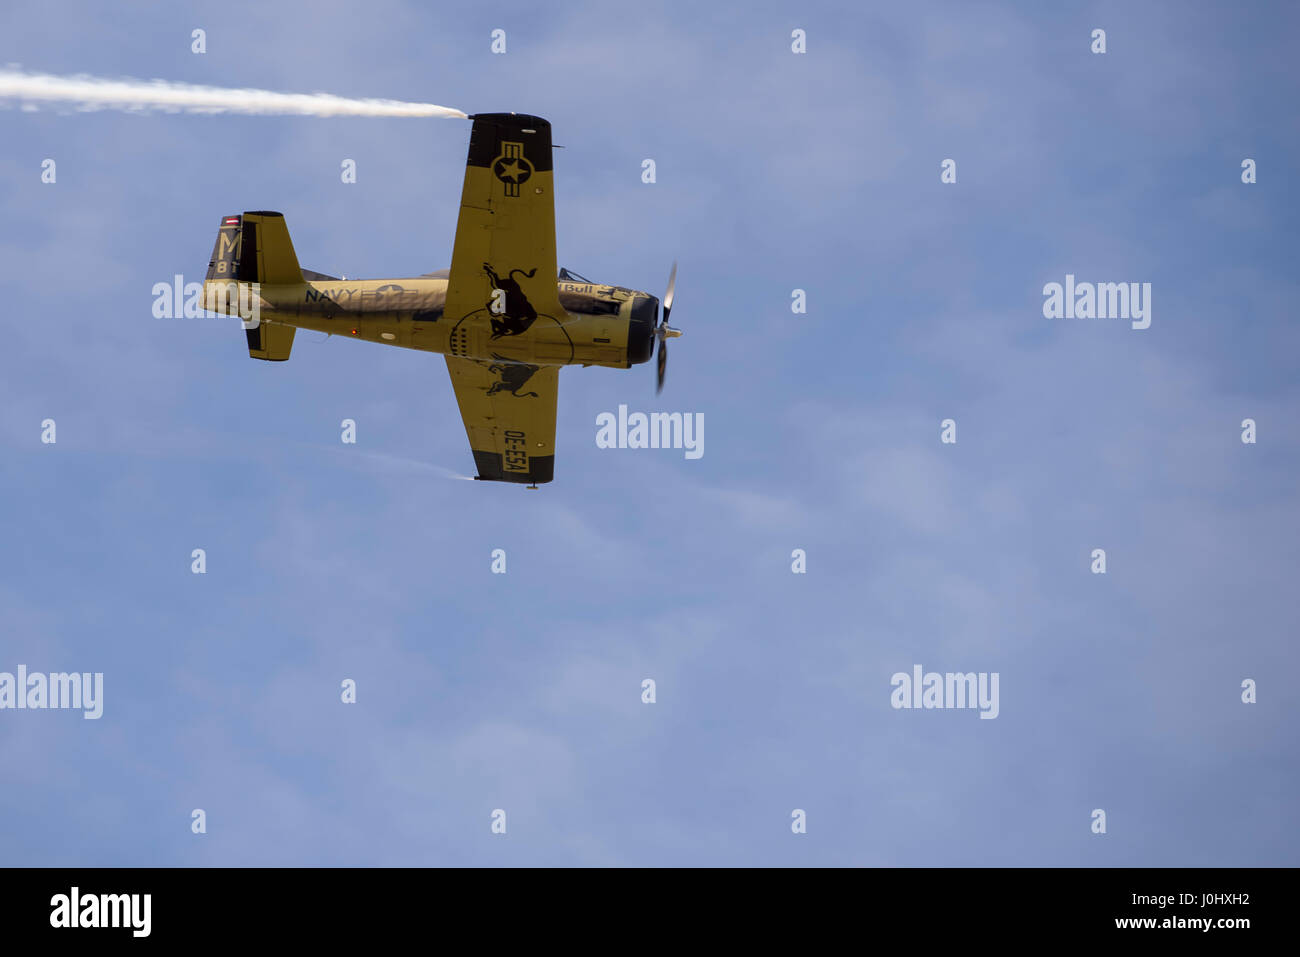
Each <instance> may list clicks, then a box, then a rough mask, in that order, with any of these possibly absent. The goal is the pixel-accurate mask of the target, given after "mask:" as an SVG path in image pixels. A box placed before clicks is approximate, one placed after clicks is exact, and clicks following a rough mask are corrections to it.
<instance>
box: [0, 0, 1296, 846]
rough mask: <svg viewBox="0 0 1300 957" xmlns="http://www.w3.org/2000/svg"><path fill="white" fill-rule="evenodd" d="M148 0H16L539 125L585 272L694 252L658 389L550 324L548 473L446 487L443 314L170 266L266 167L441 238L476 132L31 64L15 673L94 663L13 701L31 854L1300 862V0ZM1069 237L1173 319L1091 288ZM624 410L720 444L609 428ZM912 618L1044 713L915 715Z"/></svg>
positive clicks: (9, 527) (4, 578) (199, 64)
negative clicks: (1284, 0)
mask: <svg viewBox="0 0 1300 957" xmlns="http://www.w3.org/2000/svg"><path fill="white" fill-rule="evenodd" d="M122 10H123V8H120V7H115V8H113V9H108V8H103V7H101V6H99V5H95V4H63V3H52V4H41V3H34V2H33V3H12V4H7V5H6V6H5V8H4V10H3V11H2V12H0V63H7V62H9V63H18V64H21V65H22V66H23V67H24V68H27V69H30V70H33V71H40V72H49V73H55V74H71V73H78V72H84V73H87V74H92V75H97V76H109V77H117V76H131V77H141V78H153V77H162V78H167V79H173V80H180V81H186V82H192V83H205V84H211V85H221V86H247V87H256V88H263V89H271V90H283V91H290V92H310V91H314V90H323V91H328V92H332V93H338V94H341V95H350V96H375V97H390V98H395V99H409V100H418V101H427V102H434V103H440V104H444V105H448V106H454V107H458V108H460V109H463V110H466V111H467V112H490V111H497V110H514V111H517V112H530V113H536V114H539V115H542V116H545V117H547V118H548V119H550V120H551V121H552V123H553V125H554V136H555V141H556V142H557V143H559V144H562V145H563V146H564V147H565V149H563V150H560V151H557V157H556V192H557V196H558V205H557V234H558V246H559V254H560V262H561V264H562V265H567V266H569V267H570V268H573V269H575V270H577V271H578V272H581V273H583V274H584V275H587V276H590V277H592V278H594V279H596V280H598V281H606V282H614V283H619V284H622V285H626V286H631V287H634V288H638V289H645V290H649V291H651V292H654V293H656V294H657V293H658V292H659V291H660V290H661V289H662V286H663V284H664V282H665V281H666V278H667V273H668V267H669V265H670V263H671V262H672V261H673V260H674V259H676V260H677V261H678V262H679V275H678V286H677V301H676V304H675V307H674V313H673V319H674V325H677V326H680V327H681V328H682V329H684V330H685V333H686V334H685V336H684V337H683V338H682V339H680V340H677V341H675V342H674V343H673V348H672V361H671V365H670V369H669V378H668V384H667V387H666V388H665V390H664V393H663V394H662V396H660V397H659V398H656V397H655V394H654V385H653V372H652V367H651V366H641V367H637V368H634V369H632V370H629V371H616V370H605V369H569V370H565V371H564V372H563V373H562V374H561V377H560V383H561V385H560V399H559V431H558V435H557V462H556V480H555V482H554V483H553V484H551V485H549V486H545V487H544V488H543V489H542V490H540V491H537V492H526V491H523V490H521V489H518V488H515V487H504V486H502V487H498V486H495V485H491V484H486V483H470V482H457V481H451V480H449V479H448V478H446V477H445V475H444V474H443V473H444V470H451V471H455V472H468V471H470V469H471V467H472V460H471V457H470V454H469V451H468V448H467V444H466V439H465V433H464V429H463V427H462V425H461V421H460V417H459V414H458V411H457V408H456V404H455V399H454V396H453V393H452V390H451V386H450V382H449V379H448V376H447V373H446V370H445V366H444V364H443V362H442V360H441V359H440V358H439V357H437V356H433V355H429V354H423V353H417V352H413V351H406V350H400V349H391V348H382V347H379V346H376V345H370V344H364V343H357V342H345V341H342V340H339V339H329V340H327V341H319V340H320V339H321V337H320V336H316V335H313V334H310V333H300V334H299V335H298V338H297V341H296V343H295V346H294V350H293V356H292V358H291V359H290V361H288V362H287V363H263V362H256V361H253V360H250V359H249V358H248V355H247V351H246V347H245V343H244V337H243V335H242V333H241V331H240V330H239V328H238V325H237V323H235V322H233V321H231V320H217V319H202V320H163V319H155V318H154V317H153V316H152V314H151V305H152V294H151V289H152V287H153V284H154V283H157V282H160V281H163V282H166V281H170V279H171V277H172V276H173V274H175V273H182V274H184V275H185V276H186V278H187V279H195V280H197V279H201V277H202V274H203V272H204V270H205V268H206V264H207V259H208V256H209V253H210V251H211V248H212V242H213V237H214V235H215V230H216V226H217V223H218V220H219V218H220V216H222V215H223V214H228V213H233V212H239V211H241V210H252V209H277V210H280V211H282V212H283V213H284V214H285V216H286V219H287V222H288V226H289V229H290V232H291V234H292V236H293V238H294V242H295V245H296V248H297V252H298V256H299V259H300V260H301V261H302V263H303V265H304V266H306V267H309V268H313V269H316V270H319V271H323V272H327V273H331V274H335V275H338V274H345V275H348V276H356V277H380V276H408V275H415V274H418V273H422V272H426V271H428V270H430V269H436V268H441V267H444V266H446V265H447V264H448V261H449V259H450V254H451V246H452V239H453V234H454V228H455V218H456V211H457V204H458V199H459V191H460V184H461V178H462V175H463V165H464V159H465V149H466V144H467V137H468V132H469V127H468V124H467V123H465V122H464V121H456V120H395V119H312V118H276V117H238V116H183V115H144V116H139V115H127V114H123V113H117V112H100V113H91V114H79V113H72V112H61V111H59V110H55V109H46V110H43V111H41V112H36V113H24V112H20V111H18V110H16V109H8V110H4V111H0V128H2V129H3V136H0V181H3V183H4V184H5V186H6V188H5V189H4V190H3V191H0V203H3V207H2V208H3V212H4V214H5V219H6V222H7V223H8V229H7V230H5V233H4V236H3V238H0V259H2V261H3V262H4V268H3V269H0V295H2V296H3V302H4V303H5V306H6V308H5V310H4V314H5V321H6V326H7V335H6V344H5V348H4V350H3V351H2V353H0V441H2V442H3V456H2V457H0V517H2V518H3V528H4V530H5V541H6V546H5V548H4V549H3V550H0V626H2V627H0V671H13V670H15V669H16V667H17V666H18V665H19V664H25V665H26V666H27V667H28V668H29V669H30V670H33V671H63V670H72V671H92V672H103V673H104V688H105V690H104V698H105V703H104V715H103V717H102V718H101V719H100V720H98V721H84V720H82V718H81V717H80V715H79V714H77V713H72V712H57V711H44V712H31V711H24V712H15V711H0V860H3V862H4V863H7V864H27V865H72V864H85V865H243V864H250V865H295V864H306V865H338V864H365V865H399V864H400V865H489V866H492V865H656V866H657V865H977V864H991V865H1167V866H1180V865H1255V864H1270V865H1295V864H1297V863H1300V840H1298V839H1297V833H1300V831H1298V829H1297V827H1296V821H1295V810H1294V809H1295V807H1296V798H1297V794H1296V790H1297V777H1298V775H1297V756H1298V754H1297V752H1298V749H1300V746H1298V745H1297V743H1296V737H1297V736H1296V734H1295V730H1296V726H1297V713H1298V707H1300V701H1298V689H1297V678H1296V676H1297V674H1300V668H1298V667H1297V666H1298V665H1300V654H1298V653H1297V651H1296V642H1295V634H1296V626H1297V617H1298V616H1297V611H1296V608H1297V605H1296V600H1295V586H1294V582H1295V580H1296V578H1297V575H1298V574H1300V546H1298V545H1297V542H1298V541H1300V536H1298V534H1297V533H1298V532H1300V521H1298V519H1300V512H1298V511H1297V503H1296V475H1297V470H1298V466H1300V428H1298V425H1300V421H1298V420H1300V404H1298V403H1297V397H1298V390H1297V384H1296V377H1295V367H1296V356H1297V354H1298V347H1300V335H1298V334H1297V331H1296V325H1295V302H1296V301H1297V291H1298V290H1297V280H1296V271H1295V267H1294V258H1295V253H1296V239H1295V228H1294V222H1295V217H1296V213H1297V207H1298V205H1300V204H1298V203H1297V195H1296V185H1295V179H1296V175H1297V164H1296V159H1295V157H1296V156H1297V155H1300V142H1298V140H1300V138H1298V137H1297V130H1296V124H1295V119H1294V103H1295V102H1296V101H1297V100H1298V99H1300V89H1298V87H1300V82H1298V76H1297V71H1296V69H1295V65H1294V53H1293V50H1292V49H1291V47H1292V44H1291V42H1290V37H1293V36H1294V35H1295V33H1296V29H1297V26H1300V23H1298V20H1300V15H1298V14H1297V12H1296V10H1295V8H1294V7H1292V6H1289V5H1285V4H1265V3H1259V4H1249V5H1246V6H1245V7H1244V8H1232V7H1229V5H1227V4H1204V3H1201V4H1182V3H1178V4H1175V3H1144V4H1124V3H1114V4H1111V3H1096V4H1087V3H1079V4H1069V5H1046V4H1041V5H1040V4H1027V3H1026V4H1000V5H976V4H966V3H952V4H940V3H932V4H923V5H916V4H898V5H890V6H887V7H881V8H879V9H870V10H868V9H853V10H845V9H840V8H839V5H832V4H818V3H811V4H757V5H754V4H746V5H743V6H740V5H729V6H723V5H717V6H701V5H699V4H684V3H668V4H626V5H625V4H575V5H566V7H565V10H564V12H563V13H556V12H554V11H553V10H550V9H548V8H547V7H545V6H539V5H537V4H496V5H492V6H491V7H485V6H484V5H482V4H473V3H462V4H440V5H438V8H437V9H436V10H434V9H431V8H426V5H424V4H416V3H409V4H403V3H393V2H384V0H376V2H373V3H369V4H367V5H365V12H364V15H363V14H362V13H361V12H359V11H358V10H357V9H356V8H354V7H352V6H351V5H344V4H331V3H313V4H303V5H300V6H296V7H295V6H294V5H292V4H276V5H266V6H262V5H255V4H240V3H227V4H222V5H221V6H220V7H217V6H213V5H211V4H193V5H189V6H187V5H185V4H170V5H166V6H165V7H162V8H159V7H155V6H149V7H145V6H143V5H141V6H139V7H138V8H131V7H127V8H126V10H127V11H128V12H122ZM132 10H133V12H131V11H132ZM196 27H200V28H203V29H205V30H206V31H207V53H206V54H204V55H201V56H199V55H194V54H192V53H191V52H190V31H191V30H193V29H194V28H196ZM498 27H499V28H502V29H505V30H506V31H507V44H508V52H507V53H506V55H504V56H493V55H492V54H491V53H490V52H489V34H490V32H491V31H492V30H493V29H494V28H498ZM1098 27H1100V28H1103V29H1105V30H1106V32H1107V47H1108V52H1107V53H1106V54H1104V55H1094V54H1092V53H1090V52H1089V44H1090V39H1089V37H1090V33H1091V31H1092V30H1093V29H1094V28H1098ZM795 28H802V29H804V30H806V31H807V36H808V52H807V53H806V54H804V55H801V56H796V55H794V54H792V53H791V52H790V32H791V30H793V29H795ZM47 157H48V158H53V159H55V160H56V162H57V164H58V165H57V175H58V178H57V182H56V183H55V184H53V185H49V184H42V183H41V181H40V171H41V161H42V160H43V159H45V158H47ZM1246 157H1250V158H1253V159H1255V160H1256V162H1257V164H1258V182H1257V183H1255V184H1253V185H1244V184H1242V183H1241V181H1240V164H1241V161H1242V159H1244V158H1246ZM345 158H351V159H354V160H356V163H357V171H358V181H357V183H356V184H353V185H345V184H343V183H341V182H340V177H339V168H340V163H341V162H342V160H343V159H345ZM645 158H653V159H654V160H655V161H656V164H657V174H658V182H657V183H655V184H654V185H646V184H643V183H642V182H641V177H640V172H641V162H642V160H643V159H645ZM946 158H952V159H954V160H955V161H956V163H957V182H956V183H955V184H951V185H944V184H941V183H940V178H939V173H940V163H941V162H942V161H943V160H944V159H946ZM1067 273H1071V274H1074V275H1076V276H1077V277H1078V278H1079V279H1080V280H1091V281H1097V282H1105V281H1116V282H1119V281H1125V282H1127V281H1132V282H1150V283H1151V284H1152V289H1153V292H1152V323H1151V327H1150V328H1149V329H1146V330H1143V331H1135V330H1132V329H1130V328H1129V327H1128V324H1127V323H1123V322H1116V321H1109V320H1073V321H1068V320H1049V319H1045V318H1044V317H1043V314H1042V304H1043V295H1042V287H1043V285H1044V284H1045V283H1048V282H1062V281H1063V280H1064V277H1065V275H1066V274H1067ZM795 288H801V289H805V290H806V291H807V295H808V313H807V314H806V315H802V316H799V315H794V314H792V313H791V311H790V307H789V303H790V296H791V290H793V289H795ZM620 403H624V404H627V405H628V406H629V407H630V408H631V409H634V410H642V411H656V410H659V411H689V412H699V413H703V415H704V419H705V422H706V432H705V454H704V456H703V457H702V458H701V459H699V460H696V461H688V460H686V459H685V458H684V457H683V455H682V453H681V452H679V451H671V450H665V451H658V450H607V449H599V448H597V447H596V443H595V434H596V426H595V420H596V416H597V415H598V414H600V413H601V412H606V411H614V410H616V409H617V407H618V405H619V404H620ZM1247 417H1249V418H1253V419H1255V420H1256V422H1257V427H1258V442H1257V443H1256V444H1254V445H1244V444H1243V443H1242V442H1241V441H1240V433H1241V427H1240V423H1241V420H1242V419H1244V418H1247ZM46 418H53V419H55V420H56V422H57V428H58V442H57V444H56V445H53V446H49V445H43V444H41V442H40V423H41V421H42V420H43V419H46ZM344 418H352V419H354V420H355V421H356V422H357V431H358V441H357V444H356V445H355V446H344V445H342V444H341V443H340V441H339V434H340V429H339V423H340V421H341V420H342V419H344ZM945 418H952V419H955V420H956V422H957V426H958V441H957V443H956V444H955V445H944V444H941V443H940V441H939V433H940V422H941V420H943V419H945ZM194 548H203V549H205V550H206V552H207V566H208V568H207V573H206V574H205V575H193V574H191V573H190V553H191V550H192V549H194ZM495 548H503V549H505V550H506V552H507V556H508V571H507V573H506V574H505V575H493V574H491V573H490V568H489V566H490V555H491V552H492V550H493V549H495ZM796 548H802V549H805V550H806V552H807V556H808V557H807V563H808V564H807V573H806V574H804V575H795V574H792V573H791V569H790V564H791V552H792V550H793V549H796ZM1094 548H1105V549H1106V552H1107V559H1108V562H1107V563H1108V569H1107V573H1106V574H1105V575H1104V576H1101V575H1093V574H1091V573H1090V570H1089V564H1090V553H1091V551H1092V549H1094ZM914 664H921V665H923V666H924V668H925V669H926V670H934V671H939V672H946V671H963V672H964V671H975V672H997V673H998V674H999V675H1000V714H999V716H998V717H997V719H996V720H979V719H978V716H977V714H976V713H975V712H973V711H969V710H965V711H963V710H933V711H925V710H921V711H913V710H895V709H893V708H891V706H890V703H889V702H890V693H891V690H892V689H891V685H890V679H891V676H892V675H893V674H894V673H895V672H899V671H910V670H911V668H912V666H913V665H914ZM647 677H648V678H653V679H654V680H655V681H656V682H657V692H658V700H657V702H656V703H655V704H653V705H646V704H643V703H642V702H641V682H642V680H643V679H644V678H647ZM344 678H352V679H354V680H355V681H356V682H357V686H358V701H357V703H356V704H354V705H344V704H342V703H341V702H340V700H339V685H340V682H341V681H342V680H343V679H344ZM1246 678H1252V679H1254V680H1256V681H1257V682H1258V702H1257V703H1255V704H1252V705H1247V704H1243V703H1242V701H1241V697H1240V696H1241V682H1242V681H1243V680H1244V679H1246ZM194 808H202V809H204V810H205V811H206V814H207V824H208V827H207V833H206V834H202V835H195V834H192V833H191V831H190V812H191V810H192V809H194ZM496 808H501V809H504V810H505V811H506V812H507V820H508V832H507V834H506V835H504V836H502V835H493V834H492V833H491V832H490V829H489V825H490V814H491V812H492V811H493V809H496ZM795 808H801V809H804V810H805V811H806V812H807V816H808V826H807V833H806V834H802V835H795V834H792V833H791V828H790V820H791V818H790V815H791V811H792V809H795ZM1095 808H1101V809H1104V810H1105V811H1106V814H1107V833H1106V834H1104V835H1097V834H1094V833H1092V832H1091V830H1090V824H1091V818H1090V814H1091V812H1092V811H1093V809H1095Z"/></svg>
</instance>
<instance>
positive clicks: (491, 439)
mask: <svg viewBox="0 0 1300 957" xmlns="http://www.w3.org/2000/svg"><path fill="white" fill-rule="evenodd" d="M447 371H448V372H450V373H451V384H452V387H453V388H454V389H455V390H456V402H457V403H458V404H459V405H460V415H461V418H463V419H464V420H465V433H466V434H467V435H468V436H469V447H470V448H471V449H472V450H473V452H474V464H475V466H477V467H478V477H479V478H480V479H486V480H489V481H494V482H525V483H530V484H536V483H538V482H549V481H551V479H552V478H554V476H555V403H556V400H557V398H558V397H559V386H560V367H559V366H535V365H527V364H525V363H522V362H506V361H500V360H498V361H486V360H481V359H462V358H460V357H458V356H447Z"/></svg>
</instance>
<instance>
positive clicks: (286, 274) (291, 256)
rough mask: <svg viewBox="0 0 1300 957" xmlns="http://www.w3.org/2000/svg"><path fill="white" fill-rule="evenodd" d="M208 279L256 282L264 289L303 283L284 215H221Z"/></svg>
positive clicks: (257, 212) (209, 264)
mask: <svg viewBox="0 0 1300 957" xmlns="http://www.w3.org/2000/svg"><path fill="white" fill-rule="evenodd" d="M207 278H208V279H233V280H235V281H236V282H257V283H261V284H262V285H264V286H271V285H296V284H298V283H301V282H303V281H304V280H303V277H302V269H301V268H300V267H299V265H298V256H297V254H296V253H295V252H294V251H293V241H292V240H291V239H290V238H289V229H288V227H286V226H285V224H284V216H282V215H281V214H280V213H273V212H270V211H268V210H256V211H254V212H251V213H244V214H243V215H242V216H223V217H222V218H221V228H220V229H219V230H218V232H217V244H216V245H215V246H214V247H213V248H212V259H211V261H209V263H208V276H207Z"/></svg>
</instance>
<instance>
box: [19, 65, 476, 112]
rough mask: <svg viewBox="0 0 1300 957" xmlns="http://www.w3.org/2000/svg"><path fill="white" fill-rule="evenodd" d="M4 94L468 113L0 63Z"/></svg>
mask: <svg viewBox="0 0 1300 957" xmlns="http://www.w3.org/2000/svg"><path fill="white" fill-rule="evenodd" d="M0 99H9V100H17V101H19V103H20V104H21V106H22V108H23V109H25V110H35V109H39V108H40V106H41V104H47V103H71V104H75V105H76V108H77V109H79V110H128V111H131V112H142V111H147V110H163V111H166V112H169V113H182V112H183V113H250V114H262V115H268V116H269V115H280V116H285V115H294V116H439V117H454V118H460V119H464V118H465V114H464V113H462V112H461V111H460V110H454V109H452V108H451V107H448V106H436V105H434V104H433V103H405V102H402V101H401V100H359V99H350V98H348V97H345V96H335V95H333V94H332V93H272V92H270V91H268V90H235V89H222V88H221V87H216V86H194V85H192V84H189V83H172V82H169V81H167V80H151V81H148V82H146V81H144V80H105V79H101V78H98V77H93V76H70V77H64V76H51V75H49V74H46V73H20V72H17V71H15V70H13V69H0Z"/></svg>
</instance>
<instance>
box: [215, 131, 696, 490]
mask: <svg viewBox="0 0 1300 957" xmlns="http://www.w3.org/2000/svg"><path fill="white" fill-rule="evenodd" d="M470 119H472V120H473V121H474V127H473V129H472V130H471V132H470V139H469V157H468V159H467V160H466V165H465V185H464V188H463V190H462V191H461V199H460V217H459V219H458V220H457V223H456V242H455V246H454V247H453V249H452V254H451V268H450V269H447V270H441V271H439V272H433V273H426V274H424V275H422V276H417V277H415V278H410V279H364V280H353V279H347V280H345V279H339V278H336V277H334V276H326V275H324V274H322V273H318V272H312V271H311V270H309V269H302V268H301V267H299V265H298V257H297V255H296V254H295V253H294V251H293V243H292V242H291V241H290V239H289V230H288V228H287V227H286V226H285V222H284V217H283V216H282V215H281V214H280V213H273V212H267V211H257V212H246V213H243V214H242V215H237V216H225V217H223V218H222V220H221V226H220V229H219V230H218V232H217V242H216V246H215V247H214V248H213V251H212V260H211V262H209V263H208V273H207V279H206V281H205V282H204V284H203V287H204V289H203V291H204V302H205V305H206V307H207V308H208V309H210V310H213V311H218V312H224V313H226V314H228V315H234V314H237V313H238V314H241V315H243V316H244V317H245V322H244V328H245V331H246V334H247V336H248V354H249V355H250V356H252V357H253V358H255V359H269V360H272V361H283V360H285V359H288V358H289V351H290V349H291V348H292V347H293V337H294V332H295V331H296V330H297V329H311V330H314V331H318V332H326V333H330V334H335V335H347V336H351V337H353V338H356V339H365V340H367V341H370V342H379V343H384V344H387V345H393V346H402V347H403V348H407V349H423V350H424V351H426V352H440V353H443V354H445V355H446V358H447V370H448V371H449V372H450V373H451V384H452V387H453V388H454V389H455V392H456V401H457V402H458V403H459V405H460V414H461V418H462V419H464V422H465V432H466V434H467V435H468V436H469V446H470V449H471V450H472V451H473V453H474V464H475V466H476V467H477V469H478V475H477V478H479V479H483V480H487V481H496V482H520V483H525V484H529V485H530V486H531V487H533V488H536V486H537V483H539V482H549V481H551V480H552V478H553V477H554V473H555V404H556V396H557V390H558V387H559V372H560V367H561V366H566V365H584V366H587V365H598V366H610V367H612V368H616V369H627V368H630V367H631V366H633V365H635V364H637V363H641V362H646V361H648V360H649V358H650V356H651V353H652V351H653V349H654V344H655V342H656V341H657V342H658V344H659V353H658V388H659V389H662V388H663V382H664V370H665V367H666V364H667V361H668V355H667V351H666V348H665V340H667V339H669V338H672V337H675V336H679V335H681V332H680V331H678V330H677V329H673V328H672V327H671V326H669V325H668V314H669V312H670V311H671V309H672V302H673V289H674V287H675V285H676V279H677V264H676V263H674V264H673V268H672V272H671V273H670V274H669V278H668V291H667V292H666V293H665V294H664V299H663V320H662V321H659V319H658V315H659V300H658V299H657V298H655V297H654V296H651V295H649V294H648V293H644V292H638V291H636V290H632V289H625V288H623V287H622V286H608V285H602V284H598V283H593V282H590V281H589V280H587V279H584V278H582V277H581V276H578V275H575V274H574V273H571V272H569V271H568V270H561V271H560V272H559V273H558V274H557V272H556V256H555V196H554V192H553V188H552V187H553V184H552V164H551V124H550V123H549V122H547V121H546V120H544V119H542V118H541V117H537V116H528V115H525V114H515V113H479V114H477V115H475V116H471V117H470ZM241 301H242V303H243V304H244V305H245V308H244V310H242V311H241V310H240V306H239V304H240V303H241ZM250 316H251V318H250Z"/></svg>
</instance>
